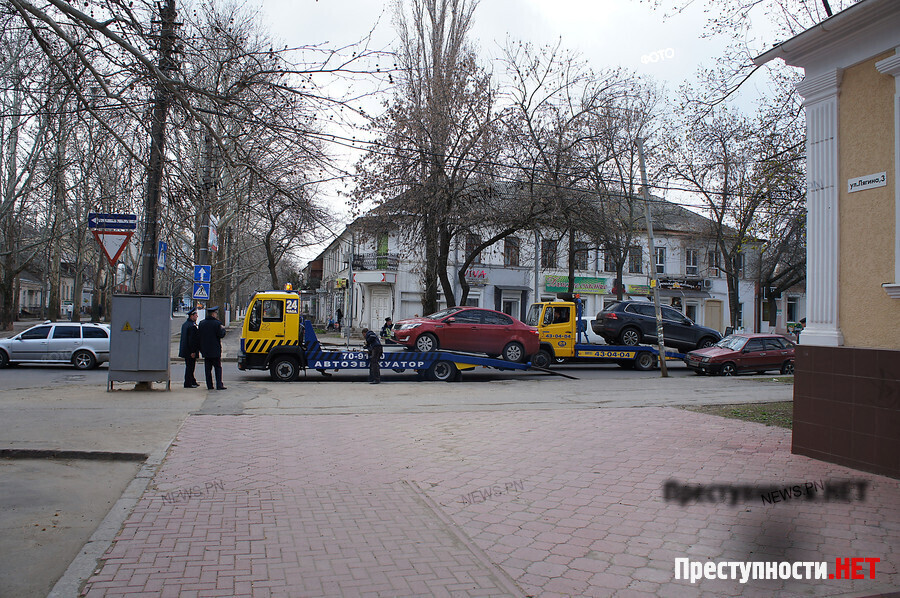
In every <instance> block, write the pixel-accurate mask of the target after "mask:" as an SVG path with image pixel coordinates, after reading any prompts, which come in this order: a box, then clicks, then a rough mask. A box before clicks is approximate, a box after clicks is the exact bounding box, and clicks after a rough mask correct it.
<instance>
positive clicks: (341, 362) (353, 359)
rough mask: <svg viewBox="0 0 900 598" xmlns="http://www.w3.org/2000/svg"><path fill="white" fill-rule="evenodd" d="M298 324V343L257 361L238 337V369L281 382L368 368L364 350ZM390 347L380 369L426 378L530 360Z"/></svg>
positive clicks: (518, 366)
mask: <svg viewBox="0 0 900 598" xmlns="http://www.w3.org/2000/svg"><path fill="white" fill-rule="evenodd" d="M302 325H303V342H302V343H301V344H300V345H299V346H285V347H284V351H282V352H279V353H275V354H270V355H269V357H268V359H266V360H265V361H260V362H257V363H251V360H249V359H248V358H247V353H246V351H245V349H246V348H245V343H244V339H241V351H240V353H239V355H238V369H241V370H245V369H268V370H270V371H271V372H272V377H273V378H274V379H276V380H279V381H284V382H289V381H292V380H296V379H297V377H298V374H299V370H301V369H312V370H317V371H319V372H320V373H322V374H325V373H326V372H327V371H340V370H344V369H350V370H368V369H369V355H368V353H367V352H366V350H365V349H363V348H361V347H344V348H341V347H331V346H325V345H322V343H321V342H320V341H319V339H318V337H317V336H316V332H315V330H314V329H313V326H312V322H311V321H309V320H303V322H302ZM394 347H396V346H391V345H386V346H385V352H384V354H383V356H382V358H381V361H380V362H379V365H380V366H381V368H382V369H388V370H393V371H395V372H403V371H406V370H414V371H416V372H417V373H418V374H419V375H420V376H422V377H424V378H427V379H429V380H440V381H447V382H455V381H458V380H459V379H460V378H461V375H462V371H463V370H467V369H472V368H474V367H477V366H482V367H489V368H495V369H498V370H527V369H529V368H530V367H531V362H525V363H517V362H514V361H506V360H503V359H497V358H493V357H486V356H482V355H475V354H471V353H462V352H456V351H429V352H427V353H423V352H419V351H408V350H406V349H402V348H394Z"/></svg>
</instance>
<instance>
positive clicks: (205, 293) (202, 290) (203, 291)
mask: <svg viewBox="0 0 900 598" xmlns="http://www.w3.org/2000/svg"><path fill="white" fill-rule="evenodd" d="M192 298H193V299H199V300H201V301H207V300H209V283H208V282H195V283H194V294H193V295H192Z"/></svg>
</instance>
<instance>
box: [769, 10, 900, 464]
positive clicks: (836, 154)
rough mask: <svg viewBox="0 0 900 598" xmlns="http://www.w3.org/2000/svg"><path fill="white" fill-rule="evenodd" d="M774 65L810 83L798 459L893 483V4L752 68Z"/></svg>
mask: <svg viewBox="0 0 900 598" xmlns="http://www.w3.org/2000/svg"><path fill="white" fill-rule="evenodd" d="M775 58H781V59H783V60H784V61H785V62H786V63H787V64H789V65H792V66H797V67H800V68H802V69H804V75H805V76H804V78H803V80H802V81H801V82H800V84H799V85H798V86H797V90H798V91H799V93H800V95H801V96H802V97H803V99H804V107H805V110H806V123H807V125H806V127H807V142H806V151H807V186H808V191H807V202H808V220H807V228H808V230H807V234H808V255H807V327H806V329H805V330H804V331H803V333H802V334H801V335H800V343H801V347H800V348H799V349H800V351H799V352H798V356H797V370H796V372H797V374H796V379H795V386H794V433H793V450H794V452H796V453H801V454H805V455H808V456H812V457H816V458H819V459H824V460H828V461H832V462H836V463H841V464H845V465H850V466H852V467H856V468H859V469H865V470H869V471H875V472H878V473H884V474H888V475H892V476H900V185H898V183H897V181H898V178H900V2H898V1H897V0H863V1H862V2H860V3H858V4H855V5H854V6H852V7H850V8H848V9H847V10H844V11H842V12H840V13H838V14H836V15H834V16H833V17H831V18H829V19H827V20H825V21H823V22H822V23H820V24H818V25H816V26H815V27H812V28H810V29H808V30H807V31H804V32H803V33H801V34H799V35H797V36H795V37H793V38H791V39H789V40H787V41H785V42H783V43H781V44H779V45H777V46H775V47H774V48H773V49H772V50H770V51H768V52H766V53H765V54H763V55H762V56H760V57H758V58H757V59H756V62H757V64H763V63H765V62H768V61H770V60H772V59H775Z"/></svg>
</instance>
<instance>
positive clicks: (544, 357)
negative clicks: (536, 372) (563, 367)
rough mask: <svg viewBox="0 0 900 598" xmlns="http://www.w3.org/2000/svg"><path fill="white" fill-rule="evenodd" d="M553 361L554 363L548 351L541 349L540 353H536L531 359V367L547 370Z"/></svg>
mask: <svg viewBox="0 0 900 598" xmlns="http://www.w3.org/2000/svg"><path fill="white" fill-rule="evenodd" d="M551 361H552V359H551V357H550V353H549V352H548V351H547V349H541V350H540V351H538V352H537V353H535V354H534V356H533V357H532V358H531V365H533V366H534V367H536V368H544V369H546V368H549V367H550V362H551Z"/></svg>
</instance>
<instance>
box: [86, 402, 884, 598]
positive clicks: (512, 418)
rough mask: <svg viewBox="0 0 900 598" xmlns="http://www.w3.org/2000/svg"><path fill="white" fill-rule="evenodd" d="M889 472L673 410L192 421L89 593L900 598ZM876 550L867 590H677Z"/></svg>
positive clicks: (787, 586)
mask: <svg viewBox="0 0 900 598" xmlns="http://www.w3.org/2000/svg"><path fill="white" fill-rule="evenodd" d="M669 479H677V480H679V481H681V482H684V483H694V484H697V483H702V484H748V485H753V486H767V485H777V486H789V485H793V484H802V483H805V482H812V481H819V480H836V479H861V480H866V481H868V482H869V486H868V492H867V495H866V497H865V500H864V501H862V502H851V503H841V502H829V503H821V502H807V501H803V502H797V501H788V502H781V503H778V504H763V503H762V500H761V499H760V497H758V496H756V497H754V498H752V499H748V500H747V501H744V502H741V503H739V504H736V505H731V504H723V503H718V504H709V503H704V504H695V505H686V506H682V505H680V504H678V503H677V502H666V501H664V500H663V495H662V486H663V484H664V483H665V482H666V481H667V480H669ZM898 537H900V488H898V482H897V480H892V479H889V478H884V477H880V476H875V475H871V474H864V473H861V472H857V471H855V470H851V469H847V468H844V467H839V466H836V465H830V464H827V463H823V462H820V461H815V460H812V459H808V458H806V457H801V456H795V455H791V454H790V432H789V431H788V430H784V429H780V428H774V427H765V426H762V425H758V424H751V423H746V422H741V421H737V420H728V419H723V418H719V417H715V416H710V415H704V414H698V413H693V412H687V411H682V410H679V409H674V408H668V407H647V408H632V409H577V410H547V411H535V410H517V411H479V412H457V413H415V414H391V413H383V414H366V415H318V416H315V415H312V416H310V415H279V416H275V415H244V416H211V415H195V416H191V417H189V418H188V420H187V421H186V422H185V424H184V425H183V427H182V429H181V431H180V433H179V435H178V437H177V439H176V441H175V443H174V444H173V446H172V447H171V449H170V452H169V455H168V457H167V458H166V460H165V462H164V463H163V465H162V467H161V468H160V470H159V471H158V473H157V474H156V477H155V479H154V480H153V482H152V484H151V486H150V487H149V488H148V490H147V491H146V492H145V493H144V495H143V497H142V498H141V500H140V501H139V503H138V505H137V507H136V508H135V510H134V512H133V513H132V515H131V516H130V517H129V518H128V520H127V521H126V523H125V525H124V527H123V529H122V531H121V533H120V535H119V537H118V539H117V541H116V542H115V544H114V545H113V546H112V547H111V548H110V550H109V552H108V553H107V555H106V557H105V560H104V561H103V563H102V566H101V567H100V568H99V569H98V572H97V573H96V574H95V575H94V576H93V577H92V578H91V579H90V580H89V583H88V585H87V586H86V594H87V596H90V597H98V596H253V597H256V596H521V595H528V596H616V597H626V596H772V595H780V596H790V595H804V596H869V595H876V594H880V593H885V592H888V591H890V590H892V589H896V588H898V587H900V542H898V541H897V538H898ZM682 557H688V558H690V559H691V560H695V561H707V560H712V561H723V560H726V561H827V562H829V564H830V565H829V570H830V572H833V571H834V561H835V558H836V557H841V558H846V557H878V558H880V559H881V561H880V563H878V564H877V566H876V576H875V579H865V580H853V581H851V580H837V579H834V580H819V581H791V580H770V581H750V582H749V583H747V584H740V583H738V582H735V581H701V582H699V583H695V584H693V585H692V584H690V583H688V582H686V581H684V580H675V579H674V561H675V559H676V558H682Z"/></svg>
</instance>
